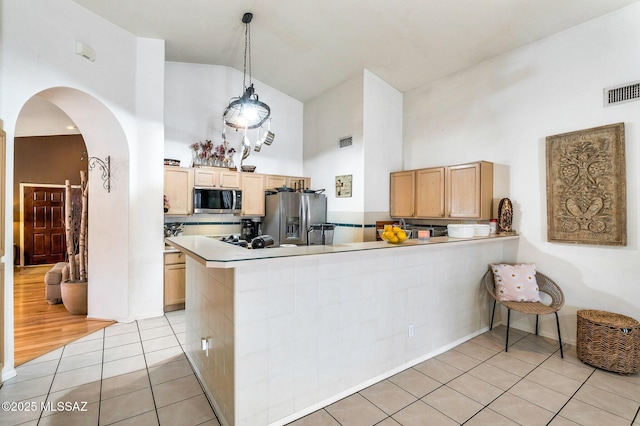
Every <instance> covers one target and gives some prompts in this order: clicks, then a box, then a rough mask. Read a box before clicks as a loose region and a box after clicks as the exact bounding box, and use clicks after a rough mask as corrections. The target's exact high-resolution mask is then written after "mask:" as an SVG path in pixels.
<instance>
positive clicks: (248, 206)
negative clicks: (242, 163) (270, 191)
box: [241, 173, 265, 216]
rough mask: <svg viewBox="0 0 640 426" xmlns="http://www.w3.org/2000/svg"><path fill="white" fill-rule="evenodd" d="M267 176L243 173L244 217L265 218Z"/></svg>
mask: <svg viewBox="0 0 640 426" xmlns="http://www.w3.org/2000/svg"><path fill="white" fill-rule="evenodd" d="M264 178H265V175H260V174H255V173H242V213H241V215H242V216H264V188H265V179H264Z"/></svg>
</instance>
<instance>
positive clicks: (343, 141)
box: [338, 136, 353, 148]
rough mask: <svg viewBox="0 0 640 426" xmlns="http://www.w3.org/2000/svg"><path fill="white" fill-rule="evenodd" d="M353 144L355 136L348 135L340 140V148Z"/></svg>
mask: <svg viewBox="0 0 640 426" xmlns="http://www.w3.org/2000/svg"><path fill="white" fill-rule="evenodd" d="M351 145H353V136H347V137H344V138H340V139H339V140H338V148H346V147H348V146H351Z"/></svg>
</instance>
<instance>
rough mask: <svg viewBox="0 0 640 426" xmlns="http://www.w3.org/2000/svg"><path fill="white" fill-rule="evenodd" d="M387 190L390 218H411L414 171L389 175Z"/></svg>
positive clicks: (412, 213)
mask: <svg viewBox="0 0 640 426" xmlns="http://www.w3.org/2000/svg"><path fill="white" fill-rule="evenodd" d="M389 188H390V194H389V214H390V215H391V217H413V215H414V206H415V171H413V170H410V171H406V172H394V173H391V176H390V182H389Z"/></svg>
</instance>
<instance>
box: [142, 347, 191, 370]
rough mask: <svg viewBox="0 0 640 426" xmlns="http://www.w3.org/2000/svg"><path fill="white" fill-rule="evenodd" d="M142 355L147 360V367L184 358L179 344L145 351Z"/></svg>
mask: <svg viewBox="0 0 640 426" xmlns="http://www.w3.org/2000/svg"><path fill="white" fill-rule="evenodd" d="M144 357H145V359H146V360H147V366H149V367H152V366H154V365H160V364H166V363H168V362H173V361H178V360H180V359H186V357H185V355H184V352H183V350H182V347H180V346H173V347H171V348H167V349H162V350H159V351H154V352H149V353H145V354H144Z"/></svg>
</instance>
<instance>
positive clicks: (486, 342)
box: [469, 333, 504, 352]
mask: <svg viewBox="0 0 640 426" xmlns="http://www.w3.org/2000/svg"><path fill="white" fill-rule="evenodd" d="M469 341H470V342H472V343H475V344H476V345H480V346H483V347H485V348H487V349H489V350H493V351H496V352H500V351H503V350H504V338H501V339H497V338H494V337H492V336H491V335H488V334H486V333H485V334H481V335H479V336H476V337H474V338H473V339H471V340H469Z"/></svg>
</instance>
